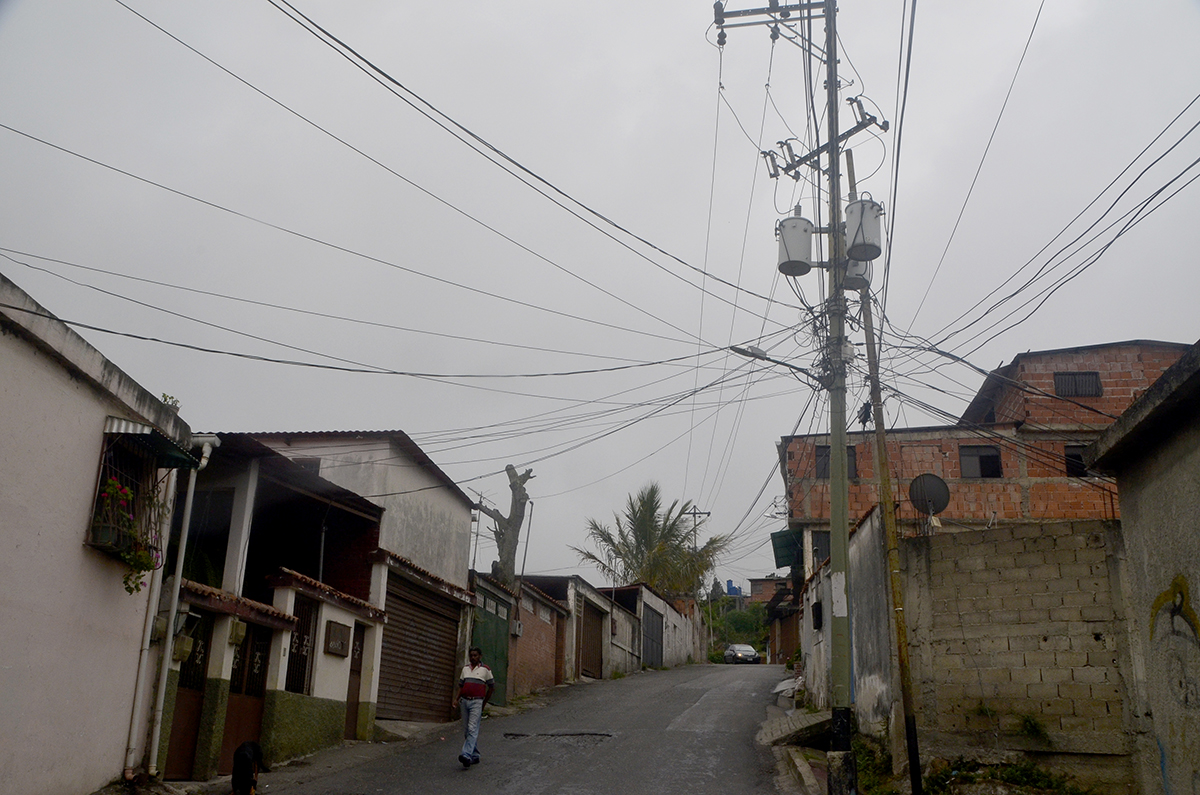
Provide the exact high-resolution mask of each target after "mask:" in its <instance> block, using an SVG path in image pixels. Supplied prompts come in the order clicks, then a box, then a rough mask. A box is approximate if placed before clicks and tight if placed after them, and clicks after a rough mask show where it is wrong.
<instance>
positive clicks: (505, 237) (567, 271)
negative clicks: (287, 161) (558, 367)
mask: <svg viewBox="0 0 1200 795" xmlns="http://www.w3.org/2000/svg"><path fill="white" fill-rule="evenodd" d="M115 2H116V3H117V4H119V5H121V6H122V7H123V8H125V9H127V10H128V11H129V12H130V13H132V14H134V15H135V16H137V17H138V18H139V19H142V20H143V21H145V22H146V23H147V24H149V25H151V26H152V27H154V28H155V29H156V30H158V31H160V32H162V33H163V34H164V35H166V36H168V37H170V38H171V39H172V40H173V41H175V42H177V43H179V44H180V45H182V46H183V47H185V48H187V49H188V50H189V51H191V52H192V53H195V54H196V55H198V56H199V57H201V58H203V59H204V60H205V61H207V62H208V63H210V64H212V65H213V66H215V67H217V68H218V69H220V70H221V71H222V72H225V74H227V75H229V76H230V77H232V78H234V79H235V80H237V81H238V82H240V83H242V84H243V85H245V86H246V87H247V88H250V89H251V90H253V91H254V92H256V93H257V94H259V95H260V96H262V97H265V98H266V99H268V100H270V101H271V102H272V103H274V104H275V105H277V106H278V107H280V108H282V109H283V110H285V111H287V112H288V113H290V114H292V115H293V116H295V117H296V118H297V119H300V120H301V121H303V122H304V123H305V124H308V125H310V126H311V127H313V128H314V129H316V130H319V131H320V132H322V133H323V134H325V135H327V136H329V137H330V138H332V139H333V140H335V141H337V142H338V143H340V144H342V145H343V146H345V147H347V148H348V149H350V150H351V151H353V152H355V153H356V154H358V155H361V156H362V157H364V158H366V159H367V160H369V161H370V162H371V163H373V164H375V165H376V166H378V167H380V168H382V169H383V170H384V171H386V172H388V173H389V174H391V175H392V176H394V177H396V178H398V179H400V180H402V181H403V182H404V183H405V184H407V185H409V186H411V187H413V188H415V189H417V190H419V191H421V192H422V193H424V194H425V195H426V196H428V197H430V198H431V199H434V200H435V201H437V202H439V203H440V204H442V205H444V206H445V207H447V208H449V209H451V210H453V211H454V212H456V213H458V214H459V215H461V216H463V217H464V218H466V219H468V220H469V221H472V222H473V223H476V224H478V225H479V226H481V227H483V228H484V229H486V230H488V231H489V232H491V233H493V234H495V235H497V236H498V237H500V238H502V239H503V240H505V241H507V242H509V243H511V244H513V245H514V246H516V247H517V248H519V249H521V250H522V251H524V252H526V253H528V254H531V255H532V256H534V257H536V258H538V259H540V260H542V261H543V262H545V263H546V264H548V265H550V266H551V267H553V268H556V269H557V270H559V271H561V272H563V273H565V274H567V275H568V276H570V277H571V278H573V279H576V280H578V281H580V282H582V283H584V284H586V285H587V286H589V287H591V288H593V289H595V290H598V291H599V292H601V293H603V294H605V295H607V296H608V297H610V298H612V299H613V300H615V301H617V302H619V303H621V304H624V305H625V306H627V307H629V308H630V309H633V310H634V311H636V312H639V313H641V314H643V315H645V316H646V317H649V318H651V319H653V320H655V321H657V322H660V323H663V324H664V325H667V326H669V327H671V328H673V329H675V330H676V331H679V332H680V333H686V332H684V331H683V329H681V328H679V327H678V326H675V325H673V324H672V323H670V322H669V321H667V320H665V319H664V318H663V317H662V316H661V314H656V313H653V312H651V311H650V310H647V309H643V308H641V307H639V306H637V305H635V304H633V303H631V302H629V301H627V300H625V299H624V298H621V297H619V296H617V295H616V294H615V293H612V292H610V291H609V290H606V289H604V288H603V287H601V286H599V285H598V284H596V283H594V282H592V281H589V280H588V279H585V278H584V277H582V276H580V275H579V274H577V273H575V272H574V271H572V270H570V269H568V268H566V267H565V266H563V265H561V264H559V263H558V262H555V261H554V260H552V259H550V258H549V257H547V256H545V255H543V254H540V253H538V252H537V251H534V250H533V249H532V248H530V247H528V246H526V245H524V244H523V243H520V242H518V241H517V240H516V239H515V238H512V237H510V236H509V235H506V234H504V233H503V232H501V231H500V230H499V229H497V228H495V227H493V226H491V225H490V224H488V223H486V222H484V221H483V220H482V219H480V218H477V217H476V216H474V215H472V214H470V213H468V212H467V211H466V210H463V209H462V208H460V207H458V206H457V205H455V204H453V203H451V202H450V201H448V200H446V199H443V198H442V197H441V196H438V195H437V194H436V193H434V192H433V191H431V190H429V189H427V188H425V187H423V186H421V185H418V184H417V183H416V182H414V181H413V180H411V179H409V178H408V177H406V176H404V175H403V174H401V173H399V172H398V171H396V170H395V169H393V168H391V167H390V166H387V165H385V164H384V163H383V162H381V161H380V160H378V159H376V158H374V157H372V156H371V155H369V154H367V153H366V152H364V151H363V150H361V149H359V148H358V147H356V146H354V145H353V144H351V143H350V142H349V141H346V140H345V139H344V138H341V137H339V136H337V135H335V134H334V133H333V132H331V131H330V130H328V129H326V128H325V127H322V126H321V125H319V124H317V123H316V122H314V121H312V120H311V119H309V118H308V117H307V116H305V115H303V114H302V113H300V112H299V111H296V110H295V109H293V108H291V107H290V106H288V105H286V104H284V103H283V102H281V101H279V100H278V99H276V98H275V97H273V96H271V95H270V94H268V93H267V92H265V91H263V90H262V89H260V88H258V87H257V86H255V85H254V84H252V83H250V82H249V81H248V80H246V79H244V78H242V77H241V76H240V75H237V74H235V73H234V72H233V71H231V70H230V69H227V68H226V67H224V66H222V65H221V64H219V63H217V62H216V61H214V60H213V59H212V58H209V57H208V56H207V55H205V54H204V53H202V52H200V51H199V50H197V49H196V48H195V47H192V46H191V45H190V44H188V43H187V42H185V41H183V40H182V39H180V38H179V37H178V36H175V35H174V34H172V33H171V32H170V31H168V30H166V29H164V28H162V27H161V26H159V25H157V24H155V23H154V22H153V21H151V20H150V19H148V18H146V17H145V16H143V15H142V14H140V13H138V12H137V11H135V10H133V9H132V8H130V7H129V6H127V5H126V4H125V3H124V2H123V0H115ZM618 242H619V241H618ZM689 284H690V282H689Z"/></svg>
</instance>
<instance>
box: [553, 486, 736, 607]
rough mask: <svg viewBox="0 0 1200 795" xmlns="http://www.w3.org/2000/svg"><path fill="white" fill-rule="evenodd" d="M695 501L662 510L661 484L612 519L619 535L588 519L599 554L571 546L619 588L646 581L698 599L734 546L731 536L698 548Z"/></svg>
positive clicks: (669, 592) (668, 591) (591, 540)
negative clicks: (692, 517)
mask: <svg viewBox="0 0 1200 795" xmlns="http://www.w3.org/2000/svg"><path fill="white" fill-rule="evenodd" d="M691 509H692V503H691V502H690V501H688V502H684V503H683V504H682V505H680V504H679V500H675V501H674V502H672V503H671V504H670V505H669V506H667V508H666V510H663V509H662V493H661V491H660V489H659V486H658V484H657V483H653V482H651V483H648V484H647V485H646V486H645V487H643V488H642V490H641V491H639V492H638V493H637V495H636V496H635V495H632V494H631V495H629V498H628V500H627V502H626V503H625V511H624V513H623V514H613V519H614V520H615V522H616V526H615V530H614V529H612V528H609V527H607V526H605V525H602V524H600V523H599V522H597V521H596V520H595V519H589V520H588V534H587V540H588V542H589V544H590V546H593V547H595V549H596V551H595V552H592V551H590V550H585V549H580V548H578V547H571V549H573V550H574V551H575V552H576V554H578V555H579V558H580V560H581V561H583V562H584V563H591V564H593V565H595V566H596V568H598V569H599V570H600V573H601V574H603V575H604V576H606V577H608V578H609V579H610V580H612V582H613V583H614V584H616V585H630V584H632V583H635V582H644V583H646V584H647V585H649V586H650V587H651V588H654V589H655V590H657V591H660V592H662V593H663V594H664V595H667V596H684V595H686V596H694V595H696V593H698V592H699V589H700V588H701V586H702V584H703V582H704V580H705V578H706V577H707V575H708V574H709V573H710V572H711V571H712V570H713V569H714V568H715V567H716V562H717V558H718V557H719V556H720V555H721V554H722V553H723V552H725V550H726V549H727V548H728V546H729V539H728V538H727V537H726V536H713V537H711V538H709V539H708V541H706V542H705V543H704V545H703V546H701V547H698V548H693V544H694V543H695V531H696V529H697V528H699V527H700V525H701V524H703V522H701V523H699V524H693V523H692V522H689V521H687V519H688V517H687V516H686V514H687V513H688V512H689V511H691Z"/></svg>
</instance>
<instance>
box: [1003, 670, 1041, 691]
mask: <svg viewBox="0 0 1200 795" xmlns="http://www.w3.org/2000/svg"><path fill="white" fill-rule="evenodd" d="M1010 676H1011V677H1012V680H1013V682H1014V683H1015V684H1021V685H1036V684H1040V683H1041V681H1042V669H1041V668H1025V667H1013V669H1012V671H1011V672H1010ZM1039 698H1040V696H1039Z"/></svg>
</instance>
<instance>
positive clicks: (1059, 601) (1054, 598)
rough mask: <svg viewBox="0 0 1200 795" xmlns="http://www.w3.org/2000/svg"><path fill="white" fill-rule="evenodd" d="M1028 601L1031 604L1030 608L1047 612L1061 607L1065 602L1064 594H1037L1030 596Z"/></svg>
mask: <svg viewBox="0 0 1200 795" xmlns="http://www.w3.org/2000/svg"><path fill="white" fill-rule="evenodd" d="M1029 599H1030V601H1031V602H1032V604H1031V607H1037V608H1042V609H1045V610H1049V609H1050V608H1051V607H1062V606H1063V604H1064V603H1065V602H1066V594H1065V593H1063V594H1059V593H1038V594H1033V595H1031V596H1030V597H1029Z"/></svg>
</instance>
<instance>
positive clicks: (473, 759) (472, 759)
mask: <svg viewBox="0 0 1200 795" xmlns="http://www.w3.org/2000/svg"><path fill="white" fill-rule="evenodd" d="M471 764H473V765H477V764H479V757H477V756H473V757H471Z"/></svg>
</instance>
